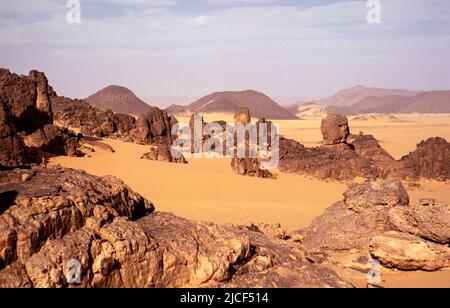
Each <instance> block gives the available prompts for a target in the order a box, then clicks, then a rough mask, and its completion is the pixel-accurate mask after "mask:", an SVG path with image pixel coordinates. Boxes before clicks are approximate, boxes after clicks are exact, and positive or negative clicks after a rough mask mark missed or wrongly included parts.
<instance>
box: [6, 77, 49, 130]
mask: <svg viewBox="0 0 450 308" xmlns="http://www.w3.org/2000/svg"><path fill="white" fill-rule="evenodd" d="M47 88H48V82H47V78H46V77H45V75H44V74H43V73H39V72H37V71H31V72H30V74H29V76H18V75H16V74H12V73H11V72H10V71H9V70H6V69H0V95H1V97H2V104H6V109H7V110H8V112H9V113H10V115H11V121H12V124H13V125H14V126H15V128H16V129H17V131H18V132H21V131H23V132H25V133H26V134H30V133H33V132H34V131H35V130H36V129H38V128H41V127H43V126H44V125H46V124H52V123H53V117H52V111H51V106H50V105H49V95H48V93H47Z"/></svg>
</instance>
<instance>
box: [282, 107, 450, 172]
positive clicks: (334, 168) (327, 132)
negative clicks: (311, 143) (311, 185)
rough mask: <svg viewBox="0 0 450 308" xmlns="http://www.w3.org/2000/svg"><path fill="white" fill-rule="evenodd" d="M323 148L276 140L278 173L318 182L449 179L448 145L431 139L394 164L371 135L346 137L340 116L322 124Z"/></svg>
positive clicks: (346, 125) (343, 123)
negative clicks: (358, 178) (297, 175)
mask: <svg viewBox="0 0 450 308" xmlns="http://www.w3.org/2000/svg"><path fill="white" fill-rule="evenodd" d="M321 131H322V134H323V142H324V145H323V146H320V147H316V148H306V147H305V146H303V145H302V144H300V143H298V142H297V141H294V140H288V139H285V138H281V139H280V166H279V169H280V170H281V171H282V172H287V173H301V174H305V175H309V176H313V177H316V178H319V179H322V180H339V181H345V180H353V179H355V178H356V177H364V178H369V179H377V178H392V177H400V178H402V179H404V180H408V181H416V180H418V179H419V178H420V177H424V178H429V179H436V180H448V179H450V171H449V166H450V154H449V153H450V144H449V143H448V142H447V141H446V140H445V139H442V138H431V139H429V140H427V141H425V142H422V143H421V144H419V145H418V148H417V150H416V151H414V152H413V153H410V154H409V155H408V156H405V157H403V158H402V159H401V160H400V161H397V160H395V159H394V158H393V157H392V156H391V155H390V154H389V153H388V152H387V151H386V150H385V149H383V148H382V147H381V146H380V144H379V142H378V141H377V140H376V139H375V137H373V136H371V135H364V134H362V133H360V134H359V135H350V133H349V127H348V120H347V118H346V117H344V116H340V115H329V116H328V117H327V118H326V119H324V120H323V122H322V127H321Z"/></svg>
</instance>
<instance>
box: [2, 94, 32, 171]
mask: <svg viewBox="0 0 450 308" xmlns="http://www.w3.org/2000/svg"><path fill="white" fill-rule="evenodd" d="M0 100H2V101H1V102H0V167H2V166H3V167H14V166H18V165H21V164H23V163H25V162H26V161H27V155H26V150H25V145H24V144H23V141H22V139H21V138H20V137H19V136H18V135H16V129H15V127H14V125H13V124H12V121H11V119H10V115H9V113H8V110H7V106H6V104H5V103H4V101H3V98H2V97H0Z"/></svg>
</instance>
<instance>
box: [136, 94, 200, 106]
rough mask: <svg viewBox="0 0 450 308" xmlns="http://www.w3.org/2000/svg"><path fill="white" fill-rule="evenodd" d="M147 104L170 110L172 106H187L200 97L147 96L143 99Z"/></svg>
mask: <svg viewBox="0 0 450 308" xmlns="http://www.w3.org/2000/svg"><path fill="white" fill-rule="evenodd" d="M142 99H143V100H144V101H145V102H149V103H151V105H152V106H157V107H159V108H161V109H165V108H168V107H169V106H172V105H179V106H185V105H187V104H190V103H191V102H193V101H195V100H196V99H198V97H188V96H146V97H143V98H142Z"/></svg>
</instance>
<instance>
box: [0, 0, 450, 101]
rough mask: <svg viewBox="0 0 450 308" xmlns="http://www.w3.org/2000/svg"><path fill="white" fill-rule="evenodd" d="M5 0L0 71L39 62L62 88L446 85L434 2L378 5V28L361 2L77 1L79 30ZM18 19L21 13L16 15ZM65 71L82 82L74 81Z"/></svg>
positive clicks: (439, 8)
mask: <svg viewBox="0 0 450 308" xmlns="http://www.w3.org/2000/svg"><path fill="white" fill-rule="evenodd" d="M5 1H6V2H8V3H9V6H7V10H5V11H3V13H0V36H1V37H2V42H1V43H0V66H7V67H10V68H12V69H14V68H18V69H24V70H25V69H28V68H29V66H33V67H34V66H38V67H41V68H42V69H45V70H46V71H49V72H50V73H51V74H54V75H55V76H57V77H58V78H57V79H58V80H63V81H64V80H66V81H65V82H61V85H60V86H61V88H62V89H63V90H66V91H68V92H69V94H76V93H80V92H81V93H85V94H88V93H86V92H90V91H91V90H92V91H93V90H95V88H97V87H100V86H102V85H105V83H109V82H111V83H124V84H125V85H127V84H130V86H131V85H133V88H136V89H137V91H138V92H139V91H140V93H142V95H144V96H148V95H159V94H162V95H167V94H175V95H176V94H183V95H189V96H198V95H201V94H204V93H206V92H208V91H209V90H217V89H233V88H252V87H253V88H257V89H261V90H265V91H268V92H269V94H270V93H271V92H272V93H275V94H276V95H291V94H293V95H307V96H310V95H312V96H317V95H323V93H324V92H326V93H329V92H332V91H333V90H337V89H338V88H339V87H344V86H348V85H352V83H358V84H360V83H365V82H367V83H370V84H373V85H379V86H383V85H385V83H387V82H388V81H389V84H387V85H386V86H390V87H402V86H404V87H406V86H408V87H413V88H414V87H418V88H423V87H426V86H430V87H431V85H433V84H436V86H437V84H439V85H445V84H448V83H449V82H450V78H447V79H445V78H444V77H450V73H449V71H450V70H449V66H450V56H449V54H450V43H449V42H450V40H449V38H450V33H449V30H448V27H442V26H441V23H442V24H447V25H448V23H449V22H450V12H449V7H448V5H447V4H446V1H444V0H442V1H435V0H429V1H420V0H409V1H406V0H390V1H383V2H382V24H380V25H369V24H368V23H367V22H366V14H367V8H366V5H365V4H366V3H365V1H341V2H335V3H329V4H323V5H315V6H305V5H302V2H301V1H298V2H296V3H298V5H294V4H293V2H292V1H290V2H285V1H281V0H280V1H273V0H268V1H266V0H254V1H252V0H236V1H227V3H228V5H226V4H225V3H224V1H222V0H197V1H191V3H194V2H195V3H197V4H198V3H202V4H203V5H206V7H202V8H201V10H195V9H192V10H190V11H189V12H188V13H186V11H185V10H180V9H179V6H180V5H181V4H180V2H179V1H178V2H177V1H172V0H166V1H165V0H155V1H150V0H131V1H128V0H127V1H125V0H110V1H107V0H95V1H94V0H92V1H91V0H85V1H82V3H84V5H83V7H82V14H84V15H83V16H86V15H87V16H88V17H87V18H83V21H82V23H81V24H79V25H70V24H67V22H66V21H65V14H66V12H67V9H66V8H65V6H64V7H61V6H60V4H59V3H60V2H61V1H57V2H56V1H50V0H35V1H36V2H39V1H40V3H41V5H45V8H46V9H45V10H44V9H43V7H41V6H39V5H36V4H35V3H36V2H34V1H31V0H30V3H32V4H30V6H24V5H22V6H20V5H19V6H18V7H17V9H16V8H14V7H13V6H12V5H11V3H13V2H14V3H15V2H21V1H16V0H14V1H10V0H0V2H1V3H2V4H3V3H6V2H5ZM111 1H114V4H111V3H112V2H111ZM182 1H189V0H182ZM27 2H28V1H27ZM89 3H90V4H89ZM94 3H96V5H95V6H93V4H94ZM183 3H184V5H187V4H186V2H183ZM113 7H115V8H120V14H112V13H111V11H112V9H113ZM83 10H94V11H97V10H100V11H102V12H103V15H102V16H101V18H100V17H99V16H98V14H97V15H96V14H94V13H95V12H90V14H87V13H86V11H84V12H83ZM5 12H6V13H5ZM4 14H5V15H8V17H4V16H5V15H4ZM22 14H26V15H27V16H28V17H27V18H26V20H24V19H23V17H22V18H18V17H17V16H21V15H22ZM41 14H44V15H42V16H46V18H42V17H39V16H41ZM11 16H15V17H14V18H13V17H11ZM437 62H440V63H441V64H440V65H437ZM430 67H432V68H434V72H435V75H436V76H439V77H440V79H439V81H438V82H437V81H436V77H434V76H432V72H431V71H430V70H431V69H430ZM445 70H447V72H446V71H445ZM64 72H66V73H64ZM67 72H70V74H68V73H67ZM86 72H88V73H86ZM68 76H71V77H72V78H76V79H78V80H83V81H82V83H81V84H77V85H74V84H73V83H71V82H68V81H67V79H68V78H69V77H68ZM405 76H408V77H407V78H405ZM55 79H56V78H55ZM445 80H447V81H445ZM448 86H449V87H450V85H448Z"/></svg>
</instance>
